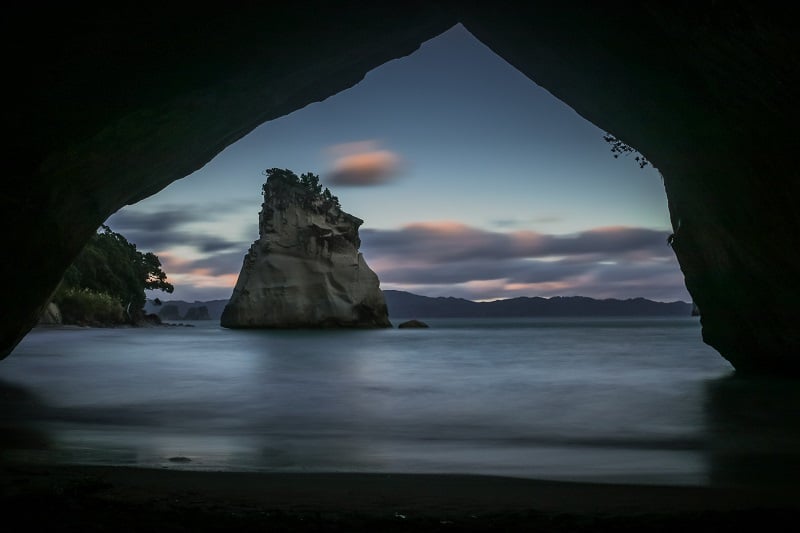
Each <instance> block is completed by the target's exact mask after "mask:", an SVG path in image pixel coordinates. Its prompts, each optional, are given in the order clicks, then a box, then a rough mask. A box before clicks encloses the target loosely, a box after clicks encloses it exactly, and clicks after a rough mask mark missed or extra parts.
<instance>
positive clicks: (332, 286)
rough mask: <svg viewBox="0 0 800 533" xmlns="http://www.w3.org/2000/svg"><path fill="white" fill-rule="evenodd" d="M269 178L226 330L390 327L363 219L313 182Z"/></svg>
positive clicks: (286, 174) (277, 175) (278, 175)
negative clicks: (362, 234)
mask: <svg viewBox="0 0 800 533" xmlns="http://www.w3.org/2000/svg"><path fill="white" fill-rule="evenodd" d="M273 171H275V172H273ZM270 172H271V174H270V176H269V178H268V179H267V183H265V184H264V203H263V204H262V207H261V213H259V238H258V240H257V241H256V242H254V243H253V244H252V246H250V250H249V251H248V252H247V255H246V256H245V258H244V264H243V265H242V271H241V273H240V274H239V279H238V281H237V282H236V287H235V288H234V290H233V295H232V296H231V299H230V302H229V303H228V305H227V306H226V307H225V310H224V311H223V313H222V319H221V324H222V326H223V327H227V328H300V327H391V323H390V322H389V317H388V311H387V308H386V302H385V301H384V298H383V293H382V292H381V290H380V284H379V281H378V276H377V275H376V274H375V273H374V272H373V271H372V270H371V269H370V268H369V267H368V266H367V263H366V261H364V257H363V256H362V255H361V254H360V253H359V251H358V248H359V246H360V245H361V240H360V239H359V236H358V228H359V226H361V224H362V223H363V221H362V220H361V219H359V218H356V217H354V216H353V215H350V214H348V213H345V212H344V211H342V209H341V207H340V206H339V201H338V200H337V199H336V197H335V196H332V195H330V193H329V191H328V190H327V189H325V191H324V193H323V192H322V191H321V190H315V189H316V188H318V187H319V186H318V185H317V184H316V181H314V182H313V183H309V182H308V181H306V182H305V183H301V182H300V181H298V180H297V177H296V176H295V175H294V174H293V173H291V172H290V171H280V170H278V169H272V170H271V171H268V173H270ZM308 176H309V175H307V174H306V175H303V179H304V180H308V179H309V178H308Z"/></svg>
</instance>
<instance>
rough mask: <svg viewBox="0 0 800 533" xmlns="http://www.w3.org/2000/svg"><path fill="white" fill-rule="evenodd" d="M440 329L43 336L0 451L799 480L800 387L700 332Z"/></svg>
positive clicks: (2, 418)
mask: <svg viewBox="0 0 800 533" xmlns="http://www.w3.org/2000/svg"><path fill="white" fill-rule="evenodd" d="M400 321H401V319H393V322H394V323H395V324H398V323H400ZM427 322H428V323H429V324H430V325H431V328H430V329H385V330H291V331H269V330H228V329H223V328H221V327H219V325H218V323H216V322H210V321H206V322H192V323H186V324H191V326H192V327H183V326H172V327H157V328H119V329H87V328H77V327H64V328H37V329H35V330H34V331H32V332H31V333H30V334H29V335H28V336H27V337H25V339H24V340H23V341H22V342H21V343H20V345H19V346H18V347H17V348H16V349H15V351H14V352H13V353H12V354H11V355H10V356H9V357H8V358H7V359H6V360H3V361H0V405H1V409H2V410H1V411H0V413H2V414H0V431H2V434H3V438H2V439H1V440H2V444H0V453H2V455H3V456H4V457H5V458H6V459H10V460H23V461H33V462H42V463H48V462H55V463H79V464H110V465H130V466H147V467H159V468H173V469H198V470H236V471H276V472H408V473H412V472H413V473H470V474H491V475H505V476H516V477H531V478H541V479H554V480H571V481H597V482H617V483H629V482H630V483H649V484H673V485H675V484H678V485H710V484H719V485H723V484H728V485H730V484H753V483H756V482H768V483H772V484H774V483H776V482H778V483H780V482H785V483H793V482H794V481H795V480H796V479H798V477H797V476H798V473H800V470H798V466H799V465H800V460H798V454H800V445H798V444H800V431H798V429H797V426H798V416H797V414H798V413H800V410H799V409H798V407H800V394H799V393H798V387H797V386H796V384H795V383H794V382H786V383H783V382H781V381H780V380H771V381H765V380H742V379H740V378H737V377H735V376H734V372H733V369H732V367H731V366H730V364H728V363H727V362H726V361H725V360H724V359H723V358H721V357H720V356H719V355H718V354H717V353H716V352H715V351H714V350H713V349H711V348H710V347H708V346H706V345H705V344H703V343H702V341H701V328H700V324H699V320H698V319H697V318H694V317H685V318H683V317H678V318H675V317H669V318H579V319H575V318H565V319H560V318H546V319H542V318H537V319H528V318H526V319H516V320H515V319H437V320H428V321H427Z"/></svg>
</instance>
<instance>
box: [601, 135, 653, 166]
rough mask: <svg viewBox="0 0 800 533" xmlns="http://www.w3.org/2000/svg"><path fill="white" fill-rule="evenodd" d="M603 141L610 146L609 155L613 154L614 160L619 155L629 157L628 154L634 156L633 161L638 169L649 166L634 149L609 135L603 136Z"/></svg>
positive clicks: (644, 158) (645, 159) (643, 157)
mask: <svg viewBox="0 0 800 533" xmlns="http://www.w3.org/2000/svg"><path fill="white" fill-rule="evenodd" d="M603 140H604V141H606V142H607V143H609V144H610V145H611V153H612V154H614V159H617V158H619V156H620V155H625V156H629V155H630V154H636V156H635V157H634V158H633V159H634V161H636V163H637V164H638V165H639V168H644V167H646V166H647V165H649V164H650V162H649V161H648V160H647V158H646V157H645V156H643V155H642V154H640V153H639V152H638V151H637V150H636V149H635V148H633V147H632V146H629V145H627V144H625V143H624V142H622V141H621V140H619V139H617V138H616V137H615V136H613V135H611V134H610V133H606V134H605V135H603Z"/></svg>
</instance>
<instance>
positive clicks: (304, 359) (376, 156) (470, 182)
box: [0, 26, 729, 484]
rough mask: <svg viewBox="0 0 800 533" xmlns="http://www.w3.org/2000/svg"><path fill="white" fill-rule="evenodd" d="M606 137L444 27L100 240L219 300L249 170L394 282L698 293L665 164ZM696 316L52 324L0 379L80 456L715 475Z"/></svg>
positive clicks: (711, 362) (253, 234) (273, 127)
mask: <svg viewBox="0 0 800 533" xmlns="http://www.w3.org/2000/svg"><path fill="white" fill-rule="evenodd" d="M603 134H604V132H603V131H602V130H599V129H598V128H596V127H595V126H593V125H592V124H590V123H589V122H587V121H586V120H584V119H583V118H581V117H580V116H578V115H577V114H576V113H575V112H574V111H573V110H572V109H571V108H569V107H567V106H566V105H564V104H563V103H561V102H560V101H558V100H556V99H555V98H553V97H552V96H551V95H549V94H548V93H546V92H545V91H544V90H542V89H541V88H540V87H538V86H536V85H535V84H533V83H532V82H531V81H530V80H529V79H527V78H526V77H524V76H523V75H521V74H520V73H519V72H518V71H516V70H515V69H513V68H512V67H510V66H509V65H508V64H507V63H506V62H505V61H503V60H502V59H500V58H499V57H497V56H496V55H495V54H494V53H492V52H491V51H490V50H488V49H487V48H486V47H485V46H484V45H482V44H481V43H480V42H478V41H477V40H476V39H474V38H473V37H472V36H471V35H470V34H469V33H468V32H467V31H466V30H465V29H464V28H463V27H461V26H456V27H454V28H452V29H451V30H449V31H447V32H445V33H444V34H442V35H440V36H439V37H437V38H435V39H433V40H431V41H429V42H427V43H425V44H424V45H423V46H422V47H421V49H420V50H419V51H418V52H416V53H415V54H413V55H411V56H409V57H407V58H403V59H399V60H396V61H392V62H390V63H387V64H385V65H384V66H382V67H380V68H378V69H376V70H374V71H372V72H370V73H369V74H368V75H367V76H366V78H365V79H364V81H363V82H362V83H360V84H358V85H357V86H356V87H353V88H352V89H350V90H348V91H345V92H342V93H339V94H337V95H335V96H333V97H331V98H329V99H327V100H326V101H324V102H321V103H318V104H312V105H309V106H307V107H306V108H303V109H300V110H298V111H296V112H294V113H292V114H290V115H287V116H285V117H283V118H280V119H277V120H274V121H271V122H269V123H266V124H264V125H263V126H261V127H259V128H258V129H256V130H255V131H253V132H252V133H251V134H250V135H248V136H247V137H246V138H244V139H242V140H240V141H239V142H237V143H236V144H235V145H232V146H230V147H229V148H228V149H226V150H225V151H224V152H222V153H221V154H220V155H219V156H218V157H217V158H215V159H214V160H213V161H211V162H209V163H208V164H207V165H206V166H205V167H204V168H202V169H201V170H199V171H197V172H195V173H194V174H193V175H192V176H190V177H189V179H186V180H181V181H178V182H175V183H173V184H172V185H171V186H169V187H168V188H167V189H165V190H164V191H162V192H160V193H159V194H157V195H156V196H153V197H151V198H148V199H146V200H144V201H142V202H139V203H138V204H136V205H134V206H131V207H128V208H125V209H123V210H121V211H120V212H118V213H117V214H115V215H114V216H113V217H111V218H110V219H109V221H108V224H109V225H110V226H111V227H112V229H114V230H115V231H118V232H120V233H122V234H123V235H125V236H126V237H127V238H128V239H129V240H130V241H131V242H134V243H136V244H137V246H138V247H139V248H140V249H141V250H149V251H153V252H155V253H156V254H157V255H158V256H159V257H160V259H161V261H162V263H163V266H164V270H165V271H166V272H167V274H168V275H169V277H170V280H171V281H172V282H173V283H174V284H175V285H176V287H177V289H176V293H175V294H174V295H172V296H170V297H167V296H165V295H163V294H161V293H154V294H151V295H150V296H151V297H159V298H162V299H164V300H181V301H184V302H195V301H202V302H209V301H217V302H222V303H223V304H224V302H225V301H226V300H227V298H228V297H229V296H230V294H231V290H232V287H233V285H234V283H235V281H236V277H237V275H238V273H239V269H240V267H241V264H242V256H243V254H244V253H245V251H246V250H247V249H248V247H249V246H250V244H251V242H252V241H254V240H255V239H256V238H257V237H258V234H257V224H256V220H257V213H258V211H259V208H260V204H261V196H260V191H261V186H262V183H263V181H264V176H263V175H262V174H261V172H262V171H263V170H264V169H265V168H274V167H277V168H288V169H292V170H294V171H295V172H296V173H298V174H299V173H302V172H309V171H310V172H315V173H319V174H320V175H321V177H322V181H323V184H325V185H328V186H330V187H331V189H333V191H334V193H335V194H336V195H337V196H338V197H339V199H340V201H341V204H342V206H343V208H344V209H345V210H346V211H348V212H350V213H352V214H354V215H356V216H358V217H360V218H362V219H364V220H365V224H364V226H363V227H362V230H361V237H362V241H363V245H362V252H363V254H364V256H365V258H366V260H367V262H368V263H369V264H370V266H371V267H372V268H373V269H374V270H375V271H376V272H377V273H378V275H379V277H380V278H381V281H382V286H383V288H384V289H394V290H401V291H409V292H412V293H418V294H422V295H425V296H455V297H461V298H466V299H470V300H476V301H478V300H497V299H512V298H514V297H517V296H573V295H580V296H589V297H594V298H612V297H613V298H620V299H626V298H634V297H646V298H650V299H653V300H660V301H671V300H681V299H683V300H688V294H687V293H686V291H685V288H684V286H683V279H682V276H681V274H680V270H679V268H678V265H677V262H676V261H675V258H674V255H673V253H672V251H671V249H670V248H669V246H668V244H667V237H668V235H669V233H670V229H669V227H670V226H669V219H668V215H667V208H666V199H665V194H664V190H663V185H662V182H661V180H660V176H659V175H658V172H657V171H656V170H654V169H652V168H651V167H645V168H640V167H639V165H637V164H636V162H635V161H634V160H633V157H628V158H626V156H622V157H620V158H616V159H615V158H614V157H613V154H612V152H611V151H610V148H611V147H610V146H609V144H607V143H606V142H605V141H604V140H603ZM221 309H222V307H221V306H219V305H218V306H217V307H216V308H214V307H212V306H211V305H209V306H208V310H209V311H210V314H211V315H212V317H213V316H214V315H216V317H217V318H218V316H219V314H218V313H220V312H221ZM150 310H152V311H157V309H155V308H152V307H151V309H150ZM179 312H180V313H181V314H183V313H185V308H184V309H180V310H179ZM170 318H173V317H170ZM390 318H394V317H390ZM409 318H411V317H409ZM420 318H425V317H424V316H421V317H420ZM688 320H690V317H688V316H685V317H682V323H681V324H677V325H676V324H674V323H670V324H666V326H665V323H658V324H656V325H655V326H652V324H651V325H644V326H643V325H642V324H641V323H634V327H631V326H630V325H629V324H630V323H628V325H626V324H620V323H608V322H606V323H603V322H597V323H592V324H590V325H591V326H592V327H588V328H587V327H584V324H577V325H576V324H575V323H566V322H563V321H561V322H559V321H556V322H552V321H551V322H547V321H539V322H540V323H539V324H538V325H536V326H535V327H531V326H532V322H531V321H527V322H526V321H511V322H506V323H503V324H501V327H499V328H492V327H489V328H487V327H485V325H482V324H480V323H474V322H473V323H469V324H467V326H468V327H464V324H463V323H462V324H461V325H455V326H453V325H452V324H451V325H450V326H449V327H434V328H433V330H431V331H425V332H418V331H410V332H408V335H406V332H405V330H404V331H403V333H400V332H399V330H377V331H370V332H361V331H359V332H358V333H357V334H356V335H355V336H352V335H351V336H349V337H348V332H342V331H325V330H315V331H280V332H273V331H269V332H263V331H236V332H233V333H231V332H230V331H227V330H221V329H220V328H219V327H216V324H218V323H215V324H212V325H213V326H214V327H211V326H208V325H207V326H206V327H202V326H197V327H196V329H194V330H182V329H177V328H155V329H154V330H153V331H152V332H148V334H147V335H142V333H141V330H135V329H124V328H120V329H119V330H114V331H110V332H109V331H102V330H93V331H90V332H88V333H87V335H86V337H84V338H82V339H83V340H82V339H78V337H77V336H74V335H73V336H71V337H70V338H69V339H71V341H72V342H67V340H68V339H67V338H66V337H64V336H63V335H64V332H63V331H48V332H44V333H43V334H41V335H31V336H29V337H28V338H27V339H25V341H24V342H23V343H22V344H21V345H20V347H19V350H20V351H21V352H24V353H25V354H26V357H12V358H10V359H9V361H6V362H4V367H5V368H4V370H5V374H4V379H7V380H9V382H10V383H11V384H12V385H13V386H15V387H16V386H17V385H19V388H20V389H22V390H23V392H25V391H27V390H30V392H31V394H30V395H29V396H30V400H29V401H28V403H29V404H31V409H20V408H18V406H17V405H14V406H13V407H14V408H13V409H8V411H9V412H14V413H23V415H22V416H25V417H28V416H30V417H34V418H35V421H34V422H35V424H36V429H37V430H38V431H41V433H42V439H40V440H41V441H42V442H45V441H51V442H53V443H54V445H53V446H52V447H51V448H50V450H53V452H52V453H62V457H74V458H75V460H76V461H78V462H87V461H88V462H97V461H103V462H107V463H112V464H118V463H125V464H138V465H147V466H167V467H169V466H174V465H175V464H178V465H185V464H189V466H196V467H199V468H207V469H223V470H224V469H234V470H235V469H242V468H244V469H257V470H261V469H264V470H287V471H296V470H297V469H298V468H301V469H307V470H311V471H313V470H322V471H324V470H333V471H347V470H359V471H385V472H397V471H418V472H419V471H435V472H459V473H469V472H472V473H483V474H504V475H513V476H532V477H549V478H557V479H571V480H575V479H583V480H586V479H591V480H594V481H597V480H603V481H609V480H612V481H617V482H618V481H620V480H641V479H646V480H648V481H650V482H655V483H659V484H664V483H680V484H691V483H703V482H704V480H705V479H706V476H707V471H708V469H709V466H708V460H707V459H706V457H705V454H706V450H704V449H702V447H701V446H700V445H699V444H697V439H698V437H697V435H703V434H704V431H705V430H706V426H705V422H704V420H703V413H701V412H699V411H700V410H699V409H698V408H697V406H698V405H702V404H703V403H708V402H705V401H704V394H705V393H704V389H703V384H704V380H707V379H708V378H709V377H717V376H720V375H723V374H724V373H725V372H726V371H729V369H728V368H727V367H726V364H725V363H724V361H722V360H721V359H720V358H719V357H716V356H715V355H714V354H713V351H712V350H711V349H710V348H709V347H707V346H704V345H702V344H701V343H700V339H699V327H697V324H696V322H694V323H691V324H690V325H691V326H692V328H691V329H689V330H687V328H686V324H687V321H688ZM198 322H201V321H198ZM204 322H205V323H206V324H210V323H212V321H204ZM687 331H689V335H688V336H686V332H687ZM416 333H422V334H423V335H427V336H419V335H416V336H414V335H415V334H416ZM676 334H680V335H683V336H684V338H683V340H682V341H681V340H680V339H679V341H678V342H677V344H676V340H675V337H676ZM229 335H235V337H231V336H229ZM232 338H234V339H235V340H233V341H232V340H231V339H232ZM76 339H77V342H76ZM85 339H88V342H86V341H85ZM348 339H349V340H348ZM565 340H566V341H565ZM565 342H566V344H569V346H570V348H569V349H568V350H564V348H563V346H564V345H565ZM681 342H682V344H681ZM119 346H124V350H123V349H120V348H119ZM701 352H702V353H701ZM54 354H56V355H65V356H67V357H58V358H54V357H51V356H52V355H54ZM700 355H702V356H703V357H699V356H700ZM695 356H698V357H695ZM44 358H47V361H46V364H40V361H43V360H44ZM3 385H4V384H3V383H2V382H0V387H3ZM10 390H11V391H12V392H13V394H7V395H6V396H7V397H9V398H11V397H13V398H18V397H22V396H23V394H21V393H18V392H17V391H16V389H10ZM0 392H2V390H0ZM0 396H2V395H0ZM39 398H43V400H41V402H40V401H39V400H38V399H39ZM51 408H52V409H51ZM29 413H33V414H31V415H29ZM53 421H56V423H54V422H53ZM106 421H111V422H110V423H106ZM15 423H16V422H15ZM31 423H32V421H31V420H30V419H28V418H26V419H25V420H22V421H20V422H19V426H20V427H21V428H22V429H23V430H24V431H26V433H20V434H22V435H25V436H26V438H29V437H28V436H29V435H30V434H31V432H30V430H29V427H30V425H31ZM23 424H24V425H23ZM120 428H121V429H120ZM687 443H689V444H688V445H687ZM36 453H41V454H46V453H51V452H50V451H37V452H36ZM598 465H600V466H599V467H598Z"/></svg>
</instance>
